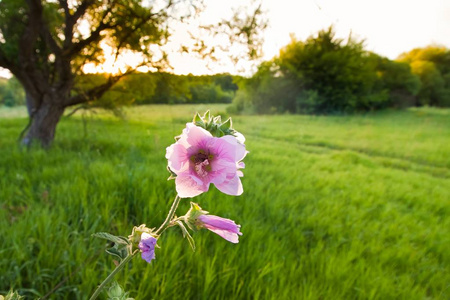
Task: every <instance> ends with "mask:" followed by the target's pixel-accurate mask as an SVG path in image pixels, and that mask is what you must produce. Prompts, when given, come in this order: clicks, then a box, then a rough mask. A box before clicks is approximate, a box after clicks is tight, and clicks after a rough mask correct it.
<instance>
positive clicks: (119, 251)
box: [105, 244, 128, 261]
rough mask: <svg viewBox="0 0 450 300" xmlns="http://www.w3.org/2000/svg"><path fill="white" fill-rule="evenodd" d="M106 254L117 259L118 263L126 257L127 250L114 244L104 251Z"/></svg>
mask: <svg viewBox="0 0 450 300" xmlns="http://www.w3.org/2000/svg"><path fill="white" fill-rule="evenodd" d="M105 251H106V253H108V254H110V255H112V256H115V257H117V258H119V260H120V261H122V260H123V259H125V258H126V257H127V256H128V248H127V247H126V246H124V245H118V244H114V246H113V247H111V248H108V249H106V250H105Z"/></svg>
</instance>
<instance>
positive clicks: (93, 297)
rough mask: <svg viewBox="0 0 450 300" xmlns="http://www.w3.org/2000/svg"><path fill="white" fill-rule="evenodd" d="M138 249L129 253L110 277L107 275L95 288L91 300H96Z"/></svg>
mask: <svg viewBox="0 0 450 300" xmlns="http://www.w3.org/2000/svg"><path fill="white" fill-rule="evenodd" d="M137 252H138V251H135V252H133V253H131V254H128V256H127V257H125V259H124V260H122V261H121V263H120V264H119V265H118V266H117V267H116V268H115V269H114V271H112V272H111V274H109V275H108V277H106V279H105V280H103V282H102V283H101V284H100V285H99V287H98V288H97V289H96V290H95V292H94V294H92V296H91V298H89V300H94V299H96V298H97V297H98V295H100V292H101V291H102V290H103V289H104V288H105V286H106V285H107V284H108V283H109V282H110V281H111V280H112V279H113V277H114V276H115V275H116V274H117V273H118V272H119V271H120V270H122V269H123V267H124V266H125V265H126V264H127V263H128V262H129V261H130V260H131V259H132V258H133V257H134V255H135V254H136V253H137Z"/></svg>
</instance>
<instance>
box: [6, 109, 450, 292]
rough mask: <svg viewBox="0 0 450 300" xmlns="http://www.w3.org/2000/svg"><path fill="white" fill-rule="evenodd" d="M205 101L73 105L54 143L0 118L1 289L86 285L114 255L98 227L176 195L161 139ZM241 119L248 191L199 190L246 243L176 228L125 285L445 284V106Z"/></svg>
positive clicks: (448, 251)
mask: <svg viewBox="0 0 450 300" xmlns="http://www.w3.org/2000/svg"><path fill="white" fill-rule="evenodd" d="M206 107H207V106H205V105H203V106H143V107H134V108H130V109H128V113H127V116H128V117H127V119H128V120H127V121H120V120H117V119H115V118H113V117H110V116H109V115H105V114H103V113H99V114H96V115H89V116H87V118H86V120H87V122H86V123H85V126H86V127H84V125H83V121H82V119H81V118H80V117H75V118H71V119H64V120H63V121H62V123H61V124H60V126H59V128H58V134H57V140H56V142H55V145H54V147H53V148H52V149H51V150H49V151H48V152H46V151H42V150H39V149H34V150H33V151H31V152H26V151H20V150H19V149H18V148H17V146H16V144H15V139H16V137H17V135H18V134H19V132H20V130H21V129H22V127H23V126H24V125H25V124H26V120H25V119H20V118H18V116H15V117H14V118H0V145H1V147H0V199H1V202H2V204H1V205H2V209H1V211H0V234H1V236H2V239H1V241H0V252H1V255H0V270H2V272H1V273H0V291H2V292H4V291H6V290H8V289H9V287H14V288H15V289H18V290H19V291H20V292H21V293H22V294H25V295H27V296H28V297H29V298H30V299H32V298H35V297H42V296H45V295H46V294H48V293H49V292H50V291H52V289H53V288H54V287H55V286H56V285H58V283H61V282H62V284H61V285H60V287H59V288H58V289H57V290H56V291H55V292H53V293H52V295H51V297H50V298H51V299H84V298H86V296H87V295H88V294H89V293H90V292H91V291H92V290H93V288H94V287H95V285H96V284H98V283H99V282H100V280H101V279H102V278H104V277H105V275H106V274H107V272H108V271H109V270H111V269H112V268H113V263H112V262H111V259H110V258H109V257H107V255H106V254H105V253H104V252H103V246H104V244H103V242H102V241H100V240H95V239H92V238H91V237H90V235H91V234H92V233H94V232H97V231H109V232H112V233H115V234H118V235H127V234H128V233H129V231H130V230H131V228H132V226H133V225H138V224H141V223H146V224H147V225H149V226H158V225H159V224H160V223H161V222H162V220H163V219H164V216H165V215H164V214H165V212H166V211H167V209H168V207H169V205H170V203H169V200H170V198H171V197H173V196H174V186H173V184H174V183H173V181H169V182H168V181H166V178H167V177H168V174H167V172H166V170H165V166H166V161H165V159H164V153H165V148H166V147H167V146H168V145H170V144H171V143H172V142H173V137H174V136H175V135H178V134H180V133H181V130H182V128H183V126H184V124H185V123H186V122H187V121H189V120H190V119H191V117H192V113H193V112H194V111H196V110H197V109H198V110H204V109H205V108H206ZM212 110H213V112H216V113H217V112H225V110H226V107H225V106H221V105H214V106H212ZM1 115H2V114H1V111H0V116H1ZM19 115H20V114H19ZM233 120H234V124H235V127H236V129H238V130H239V131H241V132H242V133H243V134H244V135H245V136H246V138H247V142H246V145H247V148H248V150H249V151H250V153H249V155H248V157H247V158H246V159H245V163H246V169H245V170H244V174H245V177H244V178H243V184H244V190H245V192H244V194H243V195H242V196H240V197H231V196H226V195H223V194H221V193H220V192H218V191H217V190H216V189H215V188H213V187H211V191H210V192H208V193H206V194H203V195H201V196H199V197H198V198H196V199H195V201H197V202H198V203H200V204H201V206H202V207H203V208H204V209H206V210H208V211H210V212H211V213H212V214H216V215H220V216H223V217H227V218H231V219H234V220H236V222H237V223H238V224H241V225H242V232H243V233H244V235H243V236H242V237H241V238H240V243H239V244H237V245H232V244H229V243H227V242H226V241H224V240H222V239H221V238H220V237H218V236H216V235H214V234H212V233H210V232H203V231H201V232H197V233H195V234H194V238H195V240H196V243H197V251H196V252H195V253H192V251H191V250H190V248H189V245H188V243H187V241H185V240H182V238H181V233H180V232H179V231H177V230H172V231H171V232H169V233H168V235H166V236H163V238H161V240H160V241H159V244H160V246H161V249H158V250H157V252H156V257H157V258H156V260H155V261H154V262H153V263H152V264H151V265H148V264H146V263H145V262H144V261H141V260H138V259H136V260H135V261H134V262H133V264H132V267H131V268H129V269H127V270H125V272H124V273H123V274H121V275H120V276H118V278H117V279H118V281H119V283H120V284H122V285H123V286H124V287H125V289H126V290H128V291H130V293H131V294H130V296H132V297H134V298H136V299H152V298H154V299H407V298H408V299H424V298H431V299H448V298H450V284H449V282H450V271H449V270H450V269H449V266H450V218H449V216H450V156H449V153H450V111H449V110H438V109H430V108H424V109H416V110H408V111H387V112H381V113H374V114H368V115H360V116H328V117H325V116H293V115H281V116H236V117H234V118H233ZM84 128H86V132H85V131H84ZM188 207H189V203H188V201H185V202H183V203H181V207H180V213H179V214H182V213H184V211H185V210H187V208H188ZM0 294H1V292H0Z"/></svg>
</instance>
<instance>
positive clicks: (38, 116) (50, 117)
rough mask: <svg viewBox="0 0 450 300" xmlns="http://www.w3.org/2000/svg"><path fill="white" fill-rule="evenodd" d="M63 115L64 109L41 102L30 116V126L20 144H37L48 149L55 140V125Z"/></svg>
mask: <svg viewBox="0 0 450 300" xmlns="http://www.w3.org/2000/svg"><path fill="white" fill-rule="evenodd" d="M63 113H64V107H62V106H59V105H55V103H52V102H43V103H42V104H41V105H40V106H39V107H38V108H37V109H36V110H35V111H34V112H33V113H32V114H31V116H30V118H31V120H30V122H31V124H30V125H29V126H30V127H29V129H28V131H27V133H26V135H25V137H24V138H23V140H22V144H23V145H25V146H30V145H31V144H33V143H34V142H38V143H39V144H40V145H41V146H42V147H44V148H48V147H49V146H50V144H51V143H52V141H53V139H54V138H55V130H56V125H57V124H58V122H59V119H60V118H61V116H62V115H63Z"/></svg>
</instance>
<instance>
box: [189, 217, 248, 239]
mask: <svg viewBox="0 0 450 300" xmlns="http://www.w3.org/2000/svg"><path fill="white" fill-rule="evenodd" d="M198 221H200V222H198V223H197V224H198V226H199V227H204V228H206V229H209V230H211V231H212V232H214V233H216V234H218V235H220V236H221V237H223V238H224V239H226V240H227V241H229V242H232V243H234V244H237V243H239V235H242V233H241V232H240V231H239V230H240V228H241V225H236V223H234V221H232V220H230V219H225V218H221V217H217V216H212V215H200V216H199V217H198Z"/></svg>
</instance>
